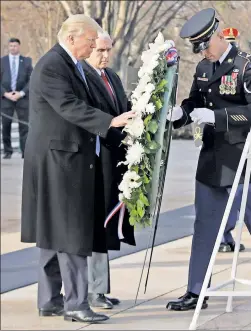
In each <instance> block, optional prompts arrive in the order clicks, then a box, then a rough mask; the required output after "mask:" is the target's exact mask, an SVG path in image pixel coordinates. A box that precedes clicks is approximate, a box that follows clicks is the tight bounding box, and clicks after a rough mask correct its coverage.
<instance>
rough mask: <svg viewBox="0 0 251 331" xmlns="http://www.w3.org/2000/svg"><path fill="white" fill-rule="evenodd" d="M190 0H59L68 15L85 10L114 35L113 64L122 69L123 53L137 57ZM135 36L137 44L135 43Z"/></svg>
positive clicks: (134, 59)
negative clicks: (148, 42)
mask: <svg viewBox="0 0 251 331" xmlns="http://www.w3.org/2000/svg"><path fill="white" fill-rule="evenodd" d="M187 2H188V1H186V0H183V1H168V2H166V1H146V0H143V1H139V0H135V1H114V0H106V1H92V0H86V1H60V3H61V5H62V8H63V9H64V11H65V14H66V15H67V16H70V15H72V14H76V13H84V14H86V15H89V16H91V17H93V18H94V19H95V20H96V21H97V22H99V23H100V25H101V26H102V27H103V29H104V30H106V31H107V32H108V33H109V34H110V35H111V36H112V38H113V43H114V48H113V58H112V65H113V68H114V69H115V70H116V71H120V68H121V65H122V63H123V57H122V55H123V56H124V58H127V59H129V61H130V59H131V61H130V63H131V65H134V64H135V62H136V61H137V56H135V55H138V54H141V52H142V50H143V49H144V47H145V45H146V43H147V41H149V40H150V39H152V38H153V37H154V36H156V34H157V32H158V31H162V30H164V29H165V28H166V27H167V26H168V24H169V23H170V22H171V21H172V20H173V19H174V18H175V17H176V15H177V13H178V12H179V10H180V9H181V8H182V7H183V6H184V5H185V4H186V3H187ZM135 40H139V42H137V45H136V47H132V46H133V45H132V44H134V42H135Z"/></svg>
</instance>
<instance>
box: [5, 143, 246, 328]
mask: <svg viewBox="0 0 251 331" xmlns="http://www.w3.org/2000/svg"><path fill="white" fill-rule="evenodd" d="M197 154H198V150H196V149H195V147H194V146H193V143H192V142H191V141H173V143H172V150H171V157H170V162H169V167H168V174H167V179H166V185H165V191H164V196H163V203H162V211H167V210H170V209H175V208H178V207H182V206H185V205H189V204H191V203H192V202H193V194H194V190H193V189H194V173H195V168H196V162H197ZM1 169H2V171H1V177H2V181H1V202H2V208H1V209H2V210H1V215H2V218H1V226H2V235H1V249H2V254H3V253H5V252H10V251H14V250H17V249H21V248H24V247H27V246H25V245H24V244H20V232H19V230H20V202H21V199H20V194H21V173H22V161H21V160H20V159H19V155H16V156H14V157H13V159H12V160H11V161H6V160H3V161H2V166H1ZM243 243H244V244H245V245H246V247H247V250H246V251H245V252H243V253H241V255H240V261H239V263H240V264H239V268H238V277H239V278H250V275H251V272H250V270H251V244H250V236H249V235H248V234H247V232H246V231H245V232H244V234H243ZM190 246H191V237H187V238H184V239H181V240H177V241H174V242H171V243H168V244H165V245H161V246H158V247H156V248H155V251H154V255H153V263H152V269H151V273H150V279H149V284H148V289H147V292H146V294H143V285H142V288H141V291H140V294H139V300H138V303H137V306H134V298H135V294H136V290H137V285H138V281H139V277H140V272H141V267H142V262H143V258H144V254H145V252H144V251H142V252H138V253H135V254H131V255H128V256H124V257H122V258H119V259H116V260H113V261H111V283H112V295H113V296H116V297H119V298H120V299H121V300H122V303H121V305H120V306H118V307H117V308H116V309H114V310H111V311H109V312H108V314H109V315H110V316H111V319H110V320H108V321H107V322H106V323H104V324H99V325H84V324H81V323H70V322H64V321H63V318H62V317H55V318H54V317H53V318H39V317H38V315H37V311H36V288H37V285H32V286H28V287H25V288H21V289H18V290H15V291H11V292H8V293H5V294H3V295H1V329H2V330H10V329H11V330H51V329H54V330H65V329H68V330H80V329H87V330H185V329H188V327H189V324H190V322H191V319H192V314H193V313H192V312H183V313H178V312H168V311H167V310H166V309H165V305H166V302H167V301H168V300H170V299H173V298H177V297H178V296H180V295H182V294H183V293H184V292H185V289H186V283H187V272H188V261H189V254H190ZM231 258H232V254H220V255H219V256H218V258H217V263H216V266H215V269H214V273H215V276H214V277H213V283H214V284H218V283H219V282H221V281H224V280H227V279H228V278H229V275H230V267H231ZM240 289H242V290H244V291H245V290H246V288H244V287H241V288H240ZM225 304H226V299H225V298H222V297H220V298H212V299H211V300H210V306H209V308H208V309H207V310H204V311H203V312H202V313H201V317H200V319H199V329H203V330H218V329H224V330H251V300H250V299H247V298H246V299H245V298H235V299H234V311H233V313H228V314H226V313H225Z"/></svg>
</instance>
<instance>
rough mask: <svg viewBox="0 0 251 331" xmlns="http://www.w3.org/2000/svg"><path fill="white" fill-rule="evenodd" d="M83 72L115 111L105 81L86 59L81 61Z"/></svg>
mask: <svg viewBox="0 0 251 331" xmlns="http://www.w3.org/2000/svg"><path fill="white" fill-rule="evenodd" d="M82 65H83V68H84V71H85V74H86V76H87V79H90V80H91V81H92V83H93V84H94V85H95V86H96V87H97V89H98V90H99V91H100V93H101V94H102V95H103V97H104V98H105V99H106V100H107V102H108V103H109V105H110V106H111V107H112V109H113V110H114V111H115V112H117V109H116V106H115V104H114V102H113V100H112V99H111V96H110V94H109V92H108V91H107V87H106V85H105V83H104V82H103V79H102V78H101V77H100V76H99V74H98V73H97V72H96V70H95V69H94V68H92V67H91V66H90V65H89V64H88V63H87V62H86V61H83V62H82Z"/></svg>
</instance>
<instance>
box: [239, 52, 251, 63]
mask: <svg viewBox="0 0 251 331" xmlns="http://www.w3.org/2000/svg"><path fill="white" fill-rule="evenodd" d="M238 56H240V57H242V58H244V59H246V60H248V61H249V62H251V54H249V53H246V52H242V51H240V52H238Z"/></svg>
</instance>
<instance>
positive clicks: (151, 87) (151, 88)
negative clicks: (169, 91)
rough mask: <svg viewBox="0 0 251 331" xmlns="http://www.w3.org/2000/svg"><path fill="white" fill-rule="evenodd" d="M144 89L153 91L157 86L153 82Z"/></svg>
mask: <svg viewBox="0 0 251 331" xmlns="http://www.w3.org/2000/svg"><path fill="white" fill-rule="evenodd" d="M144 90H145V92H146V93H152V91H154V90H155V86H154V85H153V84H152V83H148V84H147V85H146V86H145V89H144Z"/></svg>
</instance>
